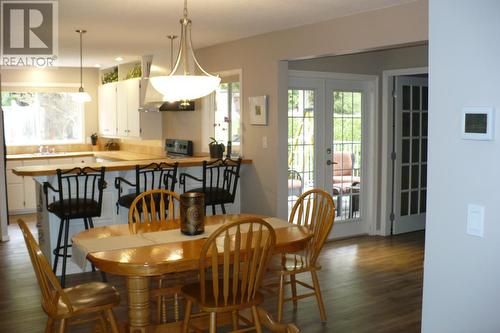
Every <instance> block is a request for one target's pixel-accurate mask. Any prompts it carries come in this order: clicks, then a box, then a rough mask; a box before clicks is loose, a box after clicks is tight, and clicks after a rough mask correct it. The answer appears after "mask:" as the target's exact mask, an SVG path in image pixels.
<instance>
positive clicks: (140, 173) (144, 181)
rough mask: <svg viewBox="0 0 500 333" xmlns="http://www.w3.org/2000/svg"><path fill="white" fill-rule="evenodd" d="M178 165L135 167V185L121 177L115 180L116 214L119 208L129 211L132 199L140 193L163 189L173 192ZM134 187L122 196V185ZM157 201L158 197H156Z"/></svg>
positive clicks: (159, 164)
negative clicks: (116, 192)
mask: <svg viewBox="0 0 500 333" xmlns="http://www.w3.org/2000/svg"><path fill="white" fill-rule="evenodd" d="M178 165H179V163H177V162H175V163H166V162H161V163H151V164H148V165H144V166H141V165H136V166H135V184H134V183H132V182H130V181H128V180H127V179H125V178H122V177H116V178H115V188H116V189H117V190H118V201H117V202H116V213H117V214H118V210H119V208H120V206H122V207H125V208H127V209H130V205H131V204H132V202H133V201H134V199H135V198H136V197H137V196H138V195H139V194H141V193H142V192H146V191H150V190H159V189H165V190H169V191H172V192H173V191H174V188H175V184H176V183H177V167H178ZM122 183H125V184H127V185H128V186H131V187H135V191H134V192H132V193H127V194H123V184H122ZM122 194H123V195H122ZM158 199H159V197H158Z"/></svg>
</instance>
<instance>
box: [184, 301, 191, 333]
mask: <svg viewBox="0 0 500 333" xmlns="http://www.w3.org/2000/svg"><path fill="white" fill-rule="evenodd" d="M192 307H193V302H192V301H191V300H189V299H188V300H186V309H184V322H183V323H182V333H188V332H189V320H190V319H191V308H192Z"/></svg>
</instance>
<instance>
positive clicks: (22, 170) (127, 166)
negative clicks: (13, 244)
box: [12, 157, 252, 177]
mask: <svg viewBox="0 0 500 333" xmlns="http://www.w3.org/2000/svg"><path fill="white" fill-rule="evenodd" d="M204 160H207V158H205V157H186V158H182V159H176V160H174V159H171V158H156V159H150V160H134V161H119V162H107V163H91V164H86V165H81V164H80V165H76V164H60V165H39V166H21V167H16V168H14V169H13V170H12V171H13V172H14V174H16V175H18V176H31V177H36V176H50V175H55V174H56V170H57V169H61V170H70V169H72V168H75V167H83V166H85V167H91V168H100V167H102V166H103V167H105V168H106V171H107V172H109V171H123V170H131V169H133V168H135V166H136V165H137V164H139V165H147V164H150V163H153V162H157V163H159V162H166V163H175V162H178V163H179V167H192V166H201V165H202V163H203V161H204ZM241 164H252V160H250V159H243V160H242V161H241Z"/></svg>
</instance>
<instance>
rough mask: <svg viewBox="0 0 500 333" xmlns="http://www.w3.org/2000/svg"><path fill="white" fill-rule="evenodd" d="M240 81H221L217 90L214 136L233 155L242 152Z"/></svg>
mask: <svg viewBox="0 0 500 333" xmlns="http://www.w3.org/2000/svg"><path fill="white" fill-rule="evenodd" d="M240 98H241V97H240V83H239V82H227V83H221V84H220V85H219V88H217V90H216V91H215V112H214V132H213V133H214V138H215V139H216V140H217V141H219V142H221V143H223V144H224V145H225V146H227V143H228V141H231V152H232V155H240V154H241V107H240V105H241V104H240V103H241V101H240Z"/></svg>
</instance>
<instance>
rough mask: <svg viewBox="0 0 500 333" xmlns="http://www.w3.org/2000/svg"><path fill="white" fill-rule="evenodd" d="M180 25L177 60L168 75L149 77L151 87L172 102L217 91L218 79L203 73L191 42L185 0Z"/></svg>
mask: <svg viewBox="0 0 500 333" xmlns="http://www.w3.org/2000/svg"><path fill="white" fill-rule="evenodd" d="M180 23H181V40H180V45H179V53H178V54H177V60H176V61H175V65H174V67H173V68H172V70H171V72H170V74H169V75H166V76H153V77H150V82H151V85H152V86H153V88H154V89H156V90H157V91H158V92H159V93H160V94H162V95H163V96H164V100H166V101H170V102H174V101H182V100H193V99H197V98H200V97H204V96H206V95H208V94H210V93H211V92H212V91H214V90H215V89H217V87H218V86H219V83H220V78H219V77H218V76H214V75H211V74H209V73H208V72H207V71H205V70H204V69H203V68H202V67H201V66H200V64H199V62H198V59H196V55H195V53H194V48H193V43H192V41H191V20H190V19H189V18H188V11H187V0H184V16H183V17H182V18H181V20H180Z"/></svg>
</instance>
